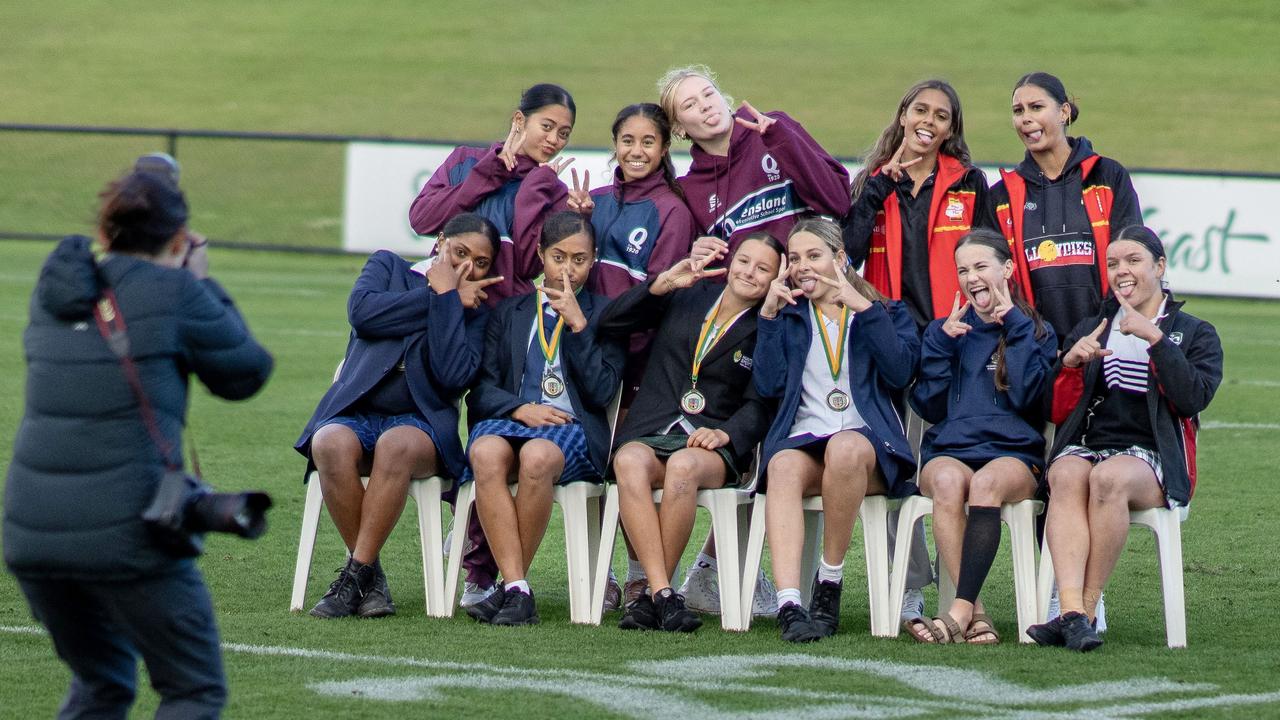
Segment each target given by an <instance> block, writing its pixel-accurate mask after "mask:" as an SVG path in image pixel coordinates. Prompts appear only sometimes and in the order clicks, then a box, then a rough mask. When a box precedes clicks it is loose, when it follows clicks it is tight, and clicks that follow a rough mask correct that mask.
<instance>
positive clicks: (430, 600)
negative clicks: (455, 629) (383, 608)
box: [289, 471, 449, 617]
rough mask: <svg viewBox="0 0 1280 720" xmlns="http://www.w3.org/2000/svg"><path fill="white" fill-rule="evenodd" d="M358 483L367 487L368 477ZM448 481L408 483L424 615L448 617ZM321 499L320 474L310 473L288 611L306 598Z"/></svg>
mask: <svg viewBox="0 0 1280 720" xmlns="http://www.w3.org/2000/svg"><path fill="white" fill-rule="evenodd" d="M360 482H361V483H363V484H364V485H365V487H368V485H369V478H367V477H362V478H360ZM448 482H449V481H448V480H445V479H444V478H442V477H440V476H438V475H433V476H431V477H428V478H422V479H418V480H411V481H409V497H411V498H413V501H414V504H416V505H417V507H418V536H419V540H420V542H421V545H422V581H423V586H424V590H425V592H426V607H427V615H430V616H431V617H448V616H449V609H448V607H447V598H446V597H445V592H444V588H445V585H444V561H443V554H442V550H443V537H442V535H441V522H440V518H441V511H440V503H441V494H442V492H443V490H444V488H445V487H446V486H447V483H448ZM322 507H324V497H323V495H322V493H321V492H320V473H318V472H315V471H312V472H311V474H310V475H309V476H308V477H307V499H306V503H305V504H304V505H303V509H302V532H301V536H300V537H299V538H298V557H297V560H296V561H295V562H294V568H293V596H292V598H291V599H290V601H289V609H290V610H291V611H296V610H301V609H302V604H303V602H304V600H305V597H306V592H307V580H308V578H309V577H310V575H311V560H312V555H313V551H314V550H315V545H316V531H317V529H318V527H319V523H320V510H321V508H322Z"/></svg>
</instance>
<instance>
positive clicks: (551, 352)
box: [537, 290, 564, 367]
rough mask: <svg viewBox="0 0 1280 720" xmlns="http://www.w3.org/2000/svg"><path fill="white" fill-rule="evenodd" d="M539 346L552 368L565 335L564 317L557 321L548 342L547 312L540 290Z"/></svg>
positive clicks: (538, 311) (548, 365)
mask: <svg viewBox="0 0 1280 720" xmlns="http://www.w3.org/2000/svg"><path fill="white" fill-rule="evenodd" d="M537 292H538V310H537V314H538V345H539V346H541V347H542V357H544V358H546V360H547V367H551V365H552V363H554V362H555V359H556V353H557V352H559V350H560V336H561V335H563V334H564V316H563V315H561V316H560V319H559V320H557V321H556V327H555V329H554V330H552V331H551V341H550V342H547V324H546V321H544V320H543V319H542V318H543V316H545V315H546V311H545V310H543V309H542V297H543V296H542V291H541V290H538V291H537Z"/></svg>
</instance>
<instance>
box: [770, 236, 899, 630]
mask: <svg viewBox="0 0 1280 720" xmlns="http://www.w3.org/2000/svg"><path fill="white" fill-rule="evenodd" d="M788 278H789V279H790V280H791V281H792V282H793V283H794V284H796V285H797V286H798V287H797V289H794V290H793V289H791V288H790V287H789V286H788V285H787V284H786V281H787V279H788ZM757 332H758V337H757V344H759V345H761V346H763V347H768V348H770V350H771V351H770V352H765V353H759V354H758V355H757V357H756V362H755V384H756V389H757V390H758V391H759V393H760V394H761V395H763V396H764V397H770V398H781V405H780V408H779V410H778V414H777V416H776V418H775V419H774V422H773V425H772V427H770V429H769V433H768V435H767V436H766V438H765V441H764V453H763V455H764V458H763V462H764V463H766V467H767V469H768V472H767V474H766V476H765V478H763V479H762V480H764V479H767V481H768V498H769V499H768V502H767V503H766V504H765V510H766V515H765V527H766V529H767V531H768V537H769V549H770V551H771V553H772V555H773V573H774V577H775V579H776V580H777V583H778V587H779V588H780V590H779V591H778V606H779V608H778V624H779V626H780V627H781V631H782V637H783V639H784V640H790V641H793V642H808V641H812V640H818V639H820V638H823V637H827V636H829V635H832V634H834V633H835V631H836V629H837V627H838V625H839V620H840V593H841V589H842V587H843V584H842V578H843V572H844V556H845V553H846V552H847V551H848V549H849V541H850V538H851V537H852V532H853V521H854V517H855V516H856V515H857V514H858V509H859V507H860V506H861V505H862V499H863V497H864V496H866V495H867V494H873V495H874V494H884V493H892V494H895V495H898V494H904V493H909V492H911V491H913V490H914V485H913V484H911V483H910V482H909V480H910V478H911V475H912V473H913V472H914V471H915V458H914V456H913V455H912V453H911V449H910V447H909V444H908V442H907V437H906V434H905V432H904V431H903V426H902V414H901V393H902V392H903V391H904V390H905V389H906V388H907V387H908V386H909V385H910V384H911V381H912V379H913V378H914V377H915V369H916V360H917V356H918V355H919V350H920V340H919V338H918V337H917V335H916V326H915V321H914V320H912V319H911V314H910V313H909V312H908V311H907V309H906V307H905V306H904V305H903V304H902V303H901V302H900V301H884V300H883V299H882V296H881V295H880V294H879V293H878V292H876V291H875V289H873V288H872V287H871V286H870V285H868V284H867V282H866V281H865V280H863V279H862V278H860V277H858V276H857V274H856V273H854V272H853V271H852V268H850V267H849V264H848V258H847V257H846V256H845V252H844V249H843V246H842V242H841V237H840V227H839V226H838V225H836V224H835V223H834V222H832V221H830V220H827V219H825V218H808V219H804V220H801V221H800V222H798V223H796V225H795V227H794V228H792V230H791V237H790V238H788V240H787V261H786V262H783V263H782V268H781V269H780V270H779V271H778V275H777V278H776V279H775V280H774V281H773V283H772V284H771V285H770V290H769V295H768V296H766V297H765V300H764V303H763V304H762V305H761V307H760V322H759V329H758V331H757ZM813 495H821V496H822V505H823V513H824V515H825V530H824V535H823V543H822V562H821V565H820V567H819V570H818V575H817V577H816V578H815V579H814V580H813V582H814V591H813V598H812V602H811V604H810V608H809V609H808V610H806V609H805V608H804V607H803V606H802V605H801V604H800V583H801V582H805V581H808V580H809V578H801V577H800V557H801V550H802V545H803V542H804V510H803V507H802V504H803V501H804V498H806V497H809V496H813Z"/></svg>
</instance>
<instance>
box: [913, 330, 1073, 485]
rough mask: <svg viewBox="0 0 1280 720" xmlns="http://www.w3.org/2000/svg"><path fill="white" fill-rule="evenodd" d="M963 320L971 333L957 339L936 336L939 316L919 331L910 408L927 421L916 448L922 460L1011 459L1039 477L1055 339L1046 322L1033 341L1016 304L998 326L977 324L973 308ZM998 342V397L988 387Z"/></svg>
mask: <svg viewBox="0 0 1280 720" xmlns="http://www.w3.org/2000/svg"><path fill="white" fill-rule="evenodd" d="M962 319H963V321H964V322H966V323H968V324H969V325H970V326H971V327H972V329H971V330H969V332H967V333H965V334H964V335H961V336H960V337H958V338H953V337H951V336H950V335H947V334H946V333H945V332H943V330H942V326H943V324H944V323H945V322H946V318H939V319H937V320H934V321H932V322H930V323H929V327H928V328H926V329H925V332H924V340H923V342H922V344H921V348H920V375H919V377H918V378H917V380H916V384H915V387H914V388H913V389H912V391H911V407H912V409H914V410H915V411H916V413H917V414H918V415H919V416H920V417H922V418H924V419H925V420H927V421H928V422H930V423H933V427H931V428H929V431H928V432H927V433H925V436H924V441H923V442H922V443H921V448H920V455H921V462H922V464H923V463H927V462H929V461H930V460H932V459H933V458H935V457H939V456H943V455H945V456H947V457H953V458H955V459H957V460H961V461H963V462H967V463H975V464H986V463H988V462H990V461H992V460H994V459H996V458H999V457H1015V458H1017V459H1019V460H1021V461H1023V462H1025V463H1027V464H1028V465H1029V466H1031V467H1032V469H1033V471H1035V472H1038V471H1039V470H1041V469H1043V467H1044V436H1043V435H1042V434H1041V432H1040V429H1039V428H1040V427H1041V426H1042V425H1043V423H1044V417H1043V403H1042V398H1043V395H1044V391H1045V389H1046V387H1047V385H1048V382H1049V380H1048V378H1049V372H1050V368H1052V367H1053V362H1054V359H1055V357H1056V356H1057V351H1058V338H1057V336H1056V335H1055V334H1054V332H1053V328H1052V327H1051V326H1050V325H1048V323H1046V324H1045V334H1044V336H1043V337H1041V338H1040V339H1039V340H1037V339H1036V337H1035V331H1036V326H1035V322H1034V321H1033V320H1032V319H1031V318H1029V317H1027V315H1026V314H1025V313H1023V312H1022V311H1021V310H1019V309H1018V308H1017V307H1016V306H1015V307H1014V308H1013V309H1011V310H1010V311H1009V312H1008V313H1007V314H1005V316H1004V324H1003V325H1002V324H1000V323H994V322H992V323H988V322H983V321H982V319H981V318H980V317H978V311H977V310H974V309H973V308H972V307H970V308H969V310H968V311H967V312H966V313H965V314H964V317H963V318H962ZM1001 337H1004V338H1005V352H1004V362H1005V375H1006V378H1007V380H1008V384H1009V389H1008V390H1005V391H1003V392H1001V391H998V390H996V383H995V377H996V357H995V353H996V348H997V347H998V346H999V344H1000V338H1001Z"/></svg>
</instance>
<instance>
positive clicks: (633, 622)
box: [618, 593, 662, 630]
mask: <svg viewBox="0 0 1280 720" xmlns="http://www.w3.org/2000/svg"><path fill="white" fill-rule="evenodd" d="M661 625H662V621H661V620H660V619H659V617H658V607H657V606H656V605H654V604H653V598H650V597H649V596H648V595H647V594H645V593H640V596H639V597H637V598H636V599H635V600H632V601H631V602H629V603H627V609H626V610H625V611H624V612H623V613H622V619H620V620H618V627H619V628H621V629H623V630H657V629H658V628H660V627H661Z"/></svg>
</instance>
